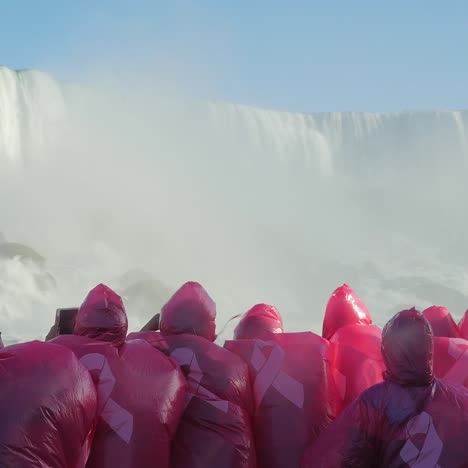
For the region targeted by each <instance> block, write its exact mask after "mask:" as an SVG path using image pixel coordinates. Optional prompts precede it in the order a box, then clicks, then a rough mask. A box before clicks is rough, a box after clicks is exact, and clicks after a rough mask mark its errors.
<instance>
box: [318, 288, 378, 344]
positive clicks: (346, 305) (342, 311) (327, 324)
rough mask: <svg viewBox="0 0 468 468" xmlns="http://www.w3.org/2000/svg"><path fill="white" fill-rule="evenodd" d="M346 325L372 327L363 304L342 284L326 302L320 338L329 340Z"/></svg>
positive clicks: (351, 290)
mask: <svg viewBox="0 0 468 468" xmlns="http://www.w3.org/2000/svg"><path fill="white" fill-rule="evenodd" d="M346 325H372V318H371V316H370V314H369V311H368V310H367V307H366V305H365V304H364V302H362V301H361V299H360V298H359V297H358V295H357V294H356V293H355V292H354V291H353V289H352V288H351V287H350V286H348V285H347V284H344V285H343V286H340V287H339V288H338V289H337V290H336V291H335V292H334V293H333V294H332V296H331V297H330V300H329V301H328V304H327V309H326V311H325V318H324V319H323V330H322V336H323V337H324V338H326V339H327V340H329V339H330V338H331V337H332V336H333V335H334V334H335V332H336V331H337V330H338V329H339V328H341V327H344V326H346Z"/></svg>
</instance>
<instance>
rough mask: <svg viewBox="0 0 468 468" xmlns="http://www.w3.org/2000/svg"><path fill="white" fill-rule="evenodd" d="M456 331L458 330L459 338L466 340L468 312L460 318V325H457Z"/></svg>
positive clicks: (467, 337) (467, 338)
mask: <svg viewBox="0 0 468 468" xmlns="http://www.w3.org/2000/svg"><path fill="white" fill-rule="evenodd" d="M458 329H459V330H460V336H461V337H462V338H464V339H465V340H468V310H467V311H466V312H465V314H464V315H463V317H462V318H461V320H460V323H459V324H458Z"/></svg>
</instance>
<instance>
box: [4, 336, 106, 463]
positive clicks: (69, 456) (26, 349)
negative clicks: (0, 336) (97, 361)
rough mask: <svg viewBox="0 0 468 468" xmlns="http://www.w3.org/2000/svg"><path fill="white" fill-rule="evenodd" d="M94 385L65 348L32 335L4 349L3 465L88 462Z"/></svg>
mask: <svg viewBox="0 0 468 468" xmlns="http://www.w3.org/2000/svg"><path fill="white" fill-rule="evenodd" d="M96 408H97V406H96V390H95V388H94V385H93V382H92V380H91V377H90V375H89V372H88V371H87V370H86V369H85V368H84V367H83V366H82V365H80V363H79V362H78V359H76V357H75V355H74V354H73V353H72V352H71V351H69V350H68V349H66V348H62V347H60V346H57V345H53V344H50V343H42V342H39V341H33V342H29V343H22V344H17V345H12V346H8V347H5V348H3V349H2V350H1V351H0V466H2V467H8V468H27V467H28V468H29V467H32V468H34V467H38V468H39V467H40V468H42V467H47V468H84V467H85V465H86V460H87V459H88V456H89V452H90V449H91V443H92V440H93V435H94V430H95V426H96Z"/></svg>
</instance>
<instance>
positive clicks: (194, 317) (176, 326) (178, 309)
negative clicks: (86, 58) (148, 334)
mask: <svg viewBox="0 0 468 468" xmlns="http://www.w3.org/2000/svg"><path fill="white" fill-rule="evenodd" d="M215 320H216V304H215V303H214V301H213V299H211V297H210V296H209V294H208V293H207V292H206V291H205V289H204V288H203V286H201V285H200V284H199V283H195V282H189V283H185V284H184V285H183V286H182V287H181V288H180V289H179V290H178V291H177V292H176V293H175V294H174V295H173V296H172V297H171V299H169V302H168V303H167V304H166V305H165V306H164V307H163V308H162V310H161V317H160V324H159V326H160V330H161V332H162V333H164V334H165V335H180V334H184V333H187V334H191V335H197V336H203V337H204V338H206V339H207V340H209V341H214V340H215V339H216V325H215Z"/></svg>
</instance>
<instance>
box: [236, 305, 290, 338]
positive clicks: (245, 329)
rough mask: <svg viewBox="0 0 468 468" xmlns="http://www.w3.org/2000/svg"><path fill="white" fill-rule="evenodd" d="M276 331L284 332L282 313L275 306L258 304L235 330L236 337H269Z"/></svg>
mask: <svg viewBox="0 0 468 468" xmlns="http://www.w3.org/2000/svg"><path fill="white" fill-rule="evenodd" d="M275 333H283V319H282V318H281V315H280V313H279V312H278V310H277V309H276V307H275V306H272V305H268V304H257V305H255V306H253V307H252V308H251V309H250V310H249V311H248V312H247V313H246V314H245V315H244V316H243V317H242V320H240V321H239V323H238V325H237V327H236V328H235V330H234V339H235V340H248V339H267V338H269V337H270V336H271V335H272V334H275Z"/></svg>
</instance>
